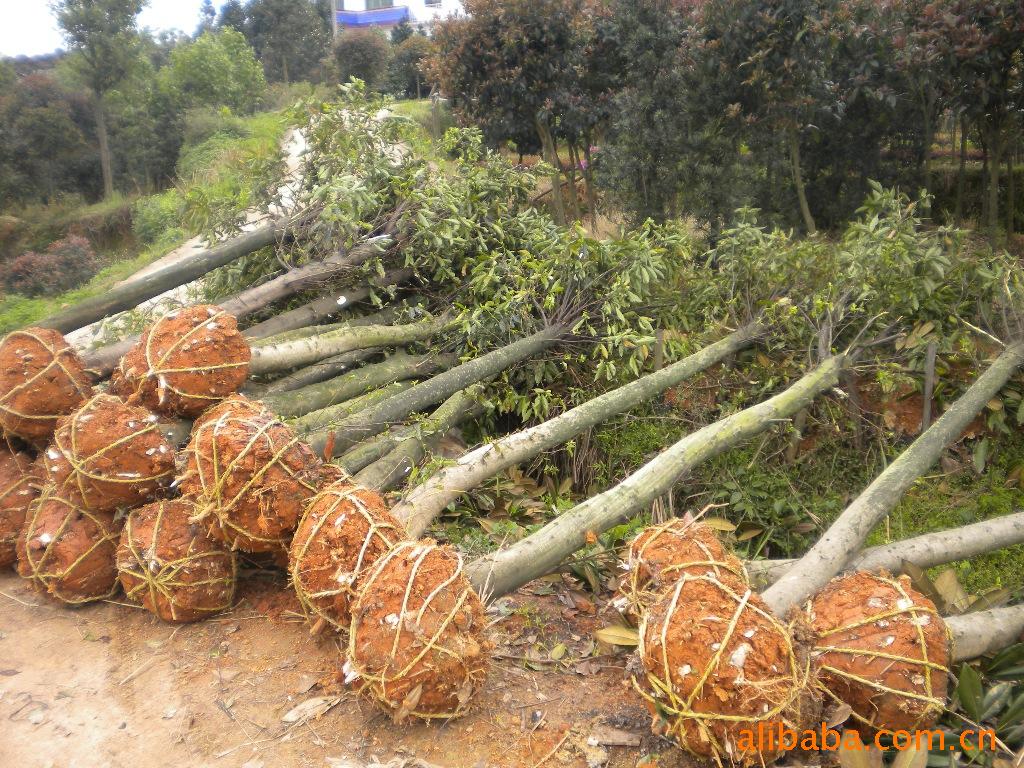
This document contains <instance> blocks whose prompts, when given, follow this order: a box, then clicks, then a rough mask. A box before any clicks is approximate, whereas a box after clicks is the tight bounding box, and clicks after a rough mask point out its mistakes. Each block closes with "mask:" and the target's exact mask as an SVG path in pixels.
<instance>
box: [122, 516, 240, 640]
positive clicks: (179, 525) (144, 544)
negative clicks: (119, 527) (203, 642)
mask: <svg viewBox="0 0 1024 768" xmlns="http://www.w3.org/2000/svg"><path fill="white" fill-rule="evenodd" d="M195 512H196V509H195V505H194V504H192V503H191V502H189V501H186V500H183V499H176V500H174V501H158V502H154V503H152V504H148V505H147V506H145V507H142V508H141V509H137V510H135V511H134V512H132V513H131V514H130V515H129V516H128V520H127V521H126V522H125V526H124V530H123V531H122V532H121V542H120V545H119V546H118V548H117V571H118V574H119V576H120V579H121V586H122V587H123V588H124V591H125V594H126V595H127V596H128V597H129V599H131V600H134V601H136V602H139V603H142V605H143V607H145V608H146V610H148V611H149V612H150V613H153V614H155V615H157V616H159V617H160V618H161V619H163V620H164V621H167V622H172V623H185V622H189V621H199V620H200V619H204V618H206V617H207V616H211V615H213V614H215V613H219V612H220V611H223V610H227V609H228V608H230V607H231V604H232V601H233V600H234V596H235V584H236V581H237V564H236V561H235V555H234V553H233V552H231V551H230V550H228V549H227V548H226V547H225V546H224V545H223V544H222V543H221V542H218V541H214V540H213V539H211V538H210V537H209V536H207V535H206V533H205V532H204V531H203V530H202V528H201V527H200V526H199V525H198V524H196V523H194V522H192V518H193V517H194V516H195Z"/></svg>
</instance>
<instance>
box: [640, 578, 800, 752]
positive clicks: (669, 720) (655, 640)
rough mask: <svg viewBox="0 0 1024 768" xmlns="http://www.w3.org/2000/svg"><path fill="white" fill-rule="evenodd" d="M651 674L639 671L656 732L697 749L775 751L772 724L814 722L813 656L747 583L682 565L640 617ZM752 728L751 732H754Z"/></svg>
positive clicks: (642, 646)
mask: <svg viewBox="0 0 1024 768" xmlns="http://www.w3.org/2000/svg"><path fill="white" fill-rule="evenodd" d="M639 655H640V661H641V663H642V665H643V670H644V673H645V674H644V677H643V679H641V680H635V681H634V682H635V684H636V687H637V690H638V691H639V692H640V694H641V695H642V696H643V697H644V698H645V699H646V700H647V702H648V705H649V708H650V710H651V712H652V714H653V716H654V719H653V724H652V726H653V729H654V732H655V733H658V734H661V735H664V736H667V737H669V738H672V739H674V740H675V741H676V743H677V744H679V746H680V747H682V748H683V749H685V750H687V751H688V752H690V753H692V754H693V755H696V756H697V757H700V758H710V759H712V760H715V761H716V762H719V763H721V762H722V761H725V762H733V763H737V764H746V765H749V764H753V763H761V762H762V760H763V761H766V762H767V761H770V760H771V759H773V758H774V757H775V756H776V754H777V753H776V752H768V751H765V752H761V751H759V750H762V749H763V750H767V749H769V748H770V747H771V746H772V745H768V744H765V743H764V742H761V743H758V741H757V737H756V734H757V733H758V726H759V724H761V723H763V724H764V727H765V729H778V728H779V727H780V726H785V727H789V728H793V729H795V730H798V729H800V728H803V727H807V725H809V722H808V715H807V711H808V705H809V704H810V703H811V698H812V697H811V696H810V694H809V686H808V677H809V660H808V659H807V658H806V654H803V653H801V652H799V651H798V649H796V648H794V644H793V641H792V640H791V638H790V635H789V632H788V631H787V629H786V628H785V627H783V626H782V624H780V623H779V621H778V620H777V619H776V618H775V617H774V616H773V615H772V614H771V612H770V611H769V609H768V608H767V606H766V605H765V604H764V603H763V601H762V600H761V598H760V597H759V596H758V595H756V594H754V593H753V592H751V591H750V589H749V588H741V589H734V588H733V586H732V585H730V584H729V583H727V582H725V581H720V580H719V579H717V578H716V577H714V576H708V575H695V576H694V575H689V574H685V575H683V576H682V578H681V579H680V580H679V581H678V582H677V583H676V584H675V586H674V587H673V588H671V589H668V590H665V591H664V592H662V594H661V595H660V597H659V598H658V599H657V600H656V601H655V602H654V603H652V604H651V606H650V607H649V609H648V611H647V613H646V615H645V617H644V620H643V623H642V624H641V626H640V646H639ZM751 734H754V738H750V735H751Z"/></svg>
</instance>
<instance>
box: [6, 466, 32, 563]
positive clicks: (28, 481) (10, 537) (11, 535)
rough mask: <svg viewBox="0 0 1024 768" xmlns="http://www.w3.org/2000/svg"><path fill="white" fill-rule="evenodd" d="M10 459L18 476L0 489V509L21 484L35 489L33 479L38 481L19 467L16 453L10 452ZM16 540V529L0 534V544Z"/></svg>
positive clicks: (12, 507) (11, 542) (18, 489)
mask: <svg viewBox="0 0 1024 768" xmlns="http://www.w3.org/2000/svg"><path fill="white" fill-rule="evenodd" d="M12 460H13V462H14V464H15V466H16V468H17V470H18V473H19V477H18V479H17V480H15V481H14V482H13V483H11V484H10V485H9V486H7V487H6V488H4V489H3V490H2V491H0V510H3V509H5V508H6V507H5V505H6V504H7V500H8V499H9V498H11V497H13V496H14V495H15V494H16V493H18V492H19V491H20V490H21V488H22V487H23V486H27V487H28V488H29V489H31V490H33V491H35V490H36V489H35V486H34V485H33V481H36V482H38V480H37V478H35V477H34V476H33V475H31V474H29V473H28V471H26V470H23V469H22V468H21V466H20V462H19V461H18V458H17V455H16V454H13V452H12ZM32 501H34V499H31V498H30V499H29V503H31V502H32ZM14 508H15V506H14V505H12V506H11V507H9V508H7V509H14ZM17 540H18V531H16V530H12V531H8V533H7V534H6V535H4V536H0V545H10V544H13V543H14V542H16V541H17Z"/></svg>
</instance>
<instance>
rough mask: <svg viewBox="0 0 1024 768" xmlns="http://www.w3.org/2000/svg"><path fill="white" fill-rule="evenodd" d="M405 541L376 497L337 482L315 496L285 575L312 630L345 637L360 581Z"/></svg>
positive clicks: (394, 520) (344, 483) (296, 540)
mask: <svg viewBox="0 0 1024 768" xmlns="http://www.w3.org/2000/svg"><path fill="white" fill-rule="evenodd" d="M405 538H406V536H405V529H404V528H403V527H402V524H401V523H400V522H398V520H396V519H395V518H394V517H392V515H391V512H389V511H388V506H387V504H386V503H385V501H384V499H382V498H381V496H380V494H378V493H376V492H375V491H371V490H369V489H367V488H360V487H358V486H355V485H352V484H351V483H350V482H348V481H346V480H341V481H339V482H336V483H333V484H331V485H329V486H327V487H326V488H325V489H324V490H322V491H321V492H320V493H318V494H317V495H316V496H315V497H314V498H313V500H312V501H311V502H310V503H309V506H308V507H306V514H305V515H303V517H302V521H301V522H300V523H299V527H298V530H296V531H295V538H293V539H292V546H291V552H290V555H289V569H288V570H289V573H290V574H291V579H292V585H293V586H294V587H295V592H296V594H298V596H299V601H300V602H301V603H302V608H303V610H304V611H305V613H306V617H307V618H308V619H310V620H311V621H313V622H314V629H317V628H318V627H319V626H321V625H322V624H323V623H327V624H329V625H330V626H332V627H334V628H335V629H337V630H340V631H347V630H348V627H349V623H350V622H351V619H352V614H351V611H350V606H351V603H352V602H353V601H354V600H355V597H356V592H357V590H358V589H359V577H360V576H361V575H362V574H364V573H366V572H367V571H369V569H370V568H371V567H372V566H373V564H374V563H376V562H377V560H378V559H380V557H381V556H382V555H384V554H385V553H387V552H388V551H390V550H391V549H392V548H393V547H394V546H395V545H396V544H397V543H398V542H400V541H402V540H403V539H405Z"/></svg>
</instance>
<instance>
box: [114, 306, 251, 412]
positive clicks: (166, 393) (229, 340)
mask: <svg viewBox="0 0 1024 768" xmlns="http://www.w3.org/2000/svg"><path fill="white" fill-rule="evenodd" d="M250 357H251V351H250V349H249V344H248V342H247V341H246V340H245V339H244V338H243V336H242V334H241V333H239V331H238V322H237V321H236V320H235V318H234V316H233V315H229V314H228V313H226V312H225V311H224V310H222V309H221V308H220V307H215V306H211V305H208V304H202V305H199V306H195V307H189V308H187V309H182V310H180V311H178V312H171V313H170V314H168V315H166V316H164V317H163V318H161V319H160V320H157V321H156V322H155V323H154V324H153V325H151V326H149V327H148V328H146V329H145V330H144V331H143V333H142V338H141V339H140V340H139V343H138V344H137V345H135V346H134V347H133V348H132V349H131V350H130V351H129V352H128V353H127V354H126V355H125V356H124V357H123V358H122V359H121V363H120V365H119V366H118V367H117V369H116V370H115V371H114V373H113V376H112V377H111V382H110V391H111V392H112V393H113V394H115V395H118V396H120V397H123V398H125V399H126V400H127V401H128V402H130V403H135V402H140V403H142V404H143V405H145V406H146V407H147V408H150V409H152V410H154V411H157V412H159V413H164V414H168V415H174V416H188V417H195V416H198V415H199V414H200V413H202V412H203V411H204V410H206V409H207V408H209V407H210V406H211V405H213V404H215V403H217V402H219V401H220V400H223V399H224V398H225V397H228V396H229V395H232V394H234V393H235V392H237V391H238V390H239V388H240V387H241V386H242V385H243V384H244V383H245V379H246V376H248V375H249V359H250Z"/></svg>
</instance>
